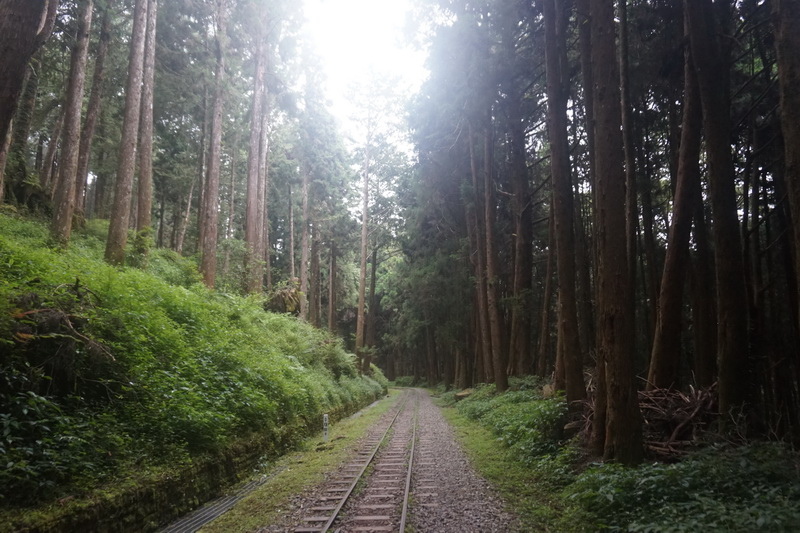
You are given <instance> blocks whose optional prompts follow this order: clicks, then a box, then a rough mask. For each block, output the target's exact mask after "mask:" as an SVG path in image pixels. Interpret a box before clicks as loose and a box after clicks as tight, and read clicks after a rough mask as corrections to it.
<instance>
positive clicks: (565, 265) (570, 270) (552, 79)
mask: <svg viewBox="0 0 800 533" xmlns="http://www.w3.org/2000/svg"><path fill="white" fill-rule="evenodd" d="M566 7H567V5H566V4H565V3H564V2H563V1H561V0H559V1H556V0H544V3H543V12H544V21H545V42H546V45H545V55H546V62H547V125H548V128H547V129H548V133H549V139H550V154H551V157H550V171H551V174H552V187H553V200H554V210H553V211H554V221H555V234H556V262H557V265H558V267H557V269H558V345H559V352H560V353H561V355H562V358H563V365H564V377H565V387H566V393H567V402H568V403H569V405H570V408H571V409H573V410H574V409H575V408H577V407H578V405H579V404H578V403H576V402H579V401H580V400H583V399H584V398H585V397H586V386H585V385H584V382H583V363H582V360H581V347H580V342H579V339H580V336H579V333H578V307H577V293H576V292H575V221H574V218H573V217H574V215H575V209H574V205H573V198H572V180H571V177H570V164H569V146H568V137H567V84H568V83H569V79H568V76H569V74H568V72H569V70H568V65H567V52H566V45H567V34H566V30H567V15H568V13H567V10H566Z"/></svg>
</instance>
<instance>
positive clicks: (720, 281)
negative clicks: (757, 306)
mask: <svg viewBox="0 0 800 533" xmlns="http://www.w3.org/2000/svg"><path fill="white" fill-rule="evenodd" d="M715 8H716V9H717V10H718V12H719V15H720V16H719V17H715V16H714V15H715V14H714V12H713V9H715ZM729 8H730V4H729V1H725V2H720V3H719V4H716V5H712V2H711V1H710V0H685V1H684V9H686V10H687V13H688V26H689V38H690V45H691V48H692V58H693V60H694V65H695V69H696V71H697V80H698V85H699V87H700V100H701V105H702V108H703V128H704V130H705V139H706V153H707V155H708V169H709V181H710V194H709V196H710V199H711V214H712V216H713V220H714V224H713V228H712V229H713V233H712V235H713V240H714V253H715V257H716V261H715V262H714V265H715V269H716V272H715V274H716V282H717V324H718V329H717V365H718V371H719V381H718V382H719V404H720V405H719V408H720V412H722V413H724V414H727V413H729V412H730V411H731V410H732V409H735V408H738V407H740V406H742V405H744V403H745V401H746V397H747V391H748V384H747V378H746V362H747V353H748V319H747V287H746V284H745V275H744V258H743V256H742V243H741V239H740V235H739V220H738V214H737V202H736V188H735V183H734V172H735V171H734V166H733V156H732V154H731V144H730V143H731V141H730V139H731V131H732V125H731V119H730V87H729V71H728V69H729V54H728V53H727V51H726V48H727V46H728V45H723V44H722V42H721V38H722V37H721V36H720V33H721V32H724V31H725V28H724V27H723V25H724V24H725V23H726V19H727V17H728V16H729V14H728V13H726V11H727V10H728V9H729ZM715 19H716V20H715Z"/></svg>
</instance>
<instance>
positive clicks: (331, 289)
mask: <svg viewBox="0 0 800 533" xmlns="http://www.w3.org/2000/svg"><path fill="white" fill-rule="evenodd" d="M337 252H338V251H337V249H336V241H331V250H330V265H329V269H328V331H330V332H331V333H333V334H334V335H336V334H337V327H336V255H337Z"/></svg>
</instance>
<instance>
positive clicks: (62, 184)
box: [50, 0, 93, 246]
mask: <svg viewBox="0 0 800 533" xmlns="http://www.w3.org/2000/svg"><path fill="white" fill-rule="evenodd" d="M79 5H80V11H79V14H78V21H77V24H78V27H77V30H76V32H75V43H74V45H73V47H72V57H71V58H70V69H69V82H68V84H67V98H66V102H65V104H64V133H63V142H62V145H61V161H60V163H59V165H58V179H57V181H56V187H55V197H54V200H55V201H54V206H53V207H54V215H53V221H52V224H51V226H50V233H51V235H52V237H53V239H54V240H55V241H56V242H58V243H59V244H61V245H62V246H66V245H67V243H69V238H70V235H71V233H72V215H73V213H74V212H75V186H76V181H77V179H76V178H77V172H78V151H79V148H80V127H81V108H82V104H83V86H84V81H85V80H86V59H87V56H88V50H89V32H90V31H91V28H92V8H93V2H92V0H83V1H82V2H81V3H80V4H79Z"/></svg>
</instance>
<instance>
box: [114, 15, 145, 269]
mask: <svg viewBox="0 0 800 533" xmlns="http://www.w3.org/2000/svg"><path fill="white" fill-rule="evenodd" d="M147 5H148V0H136V6H135V8H134V13H133V32H132V34H131V44H130V54H129V56H128V80H127V82H126V85H125V112H124V115H123V119H122V139H121V140H120V148H119V156H118V158H117V181H116V185H115V187H114V203H113V206H112V208H111V221H110V222H111V223H110V225H109V228H108V240H107V241H106V251H105V259H106V261H108V262H109V263H111V264H112V265H121V264H123V263H124V262H125V245H126V244H127V242H128V219H129V218H130V211H131V194H132V188H133V174H134V170H135V166H136V143H137V140H138V137H139V112H140V111H141V98H142V77H143V70H144V69H143V66H144V63H143V62H144V34H145V29H146V26H147V21H146V18H147Z"/></svg>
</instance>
